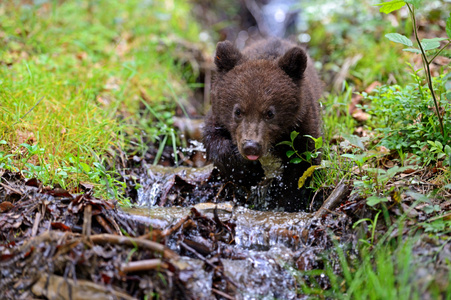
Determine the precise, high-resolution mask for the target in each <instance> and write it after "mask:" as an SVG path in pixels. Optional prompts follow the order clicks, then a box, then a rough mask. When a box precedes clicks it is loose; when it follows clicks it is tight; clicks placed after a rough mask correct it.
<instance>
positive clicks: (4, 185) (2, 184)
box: [0, 182, 23, 196]
mask: <svg viewBox="0 0 451 300" xmlns="http://www.w3.org/2000/svg"><path fill="white" fill-rule="evenodd" d="M0 185H1V186H2V187H4V188H5V189H8V190H10V191H12V192H14V193H16V194H19V195H21V196H23V193H22V192H21V191H18V190H16V189H14V188H12V187H10V186H7V185H6V184H4V183H1V182H0Z"/></svg>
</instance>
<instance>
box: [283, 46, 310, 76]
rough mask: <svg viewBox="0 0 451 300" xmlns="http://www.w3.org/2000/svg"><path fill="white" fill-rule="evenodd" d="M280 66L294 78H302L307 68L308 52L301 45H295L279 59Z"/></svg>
mask: <svg viewBox="0 0 451 300" xmlns="http://www.w3.org/2000/svg"><path fill="white" fill-rule="evenodd" d="M279 67H280V68H281V69H282V70H284V71H285V73H287V74H288V76H290V77H291V78H292V79H293V80H296V81H297V80H300V79H301V78H302V75H303V74H304V71H305V68H307V54H305V51H304V50H302V48H300V47H293V48H291V49H290V50H288V51H287V53H285V54H284V55H283V56H282V57H281V58H280V59H279Z"/></svg>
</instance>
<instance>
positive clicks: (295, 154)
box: [276, 131, 323, 164]
mask: <svg viewBox="0 0 451 300" xmlns="http://www.w3.org/2000/svg"><path fill="white" fill-rule="evenodd" d="M298 135H299V132H297V131H292V132H291V134H290V139H291V141H283V142H280V143H278V144H277V145H276V146H278V145H288V146H290V147H291V150H288V151H287V153H286V154H287V157H288V158H291V159H290V163H293V164H298V163H300V162H303V161H305V162H308V163H309V164H312V160H313V159H315V158H317V157H318V156H319V155H320V154H321V152H320V151H319V150H320V149H321V147H322V146H323V137H322V136H320V137H318V138H314V137H312V136H311V135H305V137H308V138H310V139H312V140H313V141H314V143H315V149H314V150H313V151H305V152H303V153H299V151H298V149H296V148H295V147H294V140H295V139H296V137H297V136H298Z"/></svg>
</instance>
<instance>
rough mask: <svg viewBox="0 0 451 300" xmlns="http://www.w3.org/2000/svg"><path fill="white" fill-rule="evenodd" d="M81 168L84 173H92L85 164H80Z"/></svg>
mask: <svg viewBox="0 0 451 300" xmlns="http://www.w3.org/2000/svg"><path fill="white" fill-rule="evenodd" d="M80 167H82V169H83V171H85V172H86V173H89V172H90V171H91V167H90V166H89V165H87V164H86V163H84V162H80Z"/></svg>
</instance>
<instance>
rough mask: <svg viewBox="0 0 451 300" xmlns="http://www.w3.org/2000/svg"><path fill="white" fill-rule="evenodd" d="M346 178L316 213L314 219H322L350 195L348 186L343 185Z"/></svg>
mask: <svg viewBox="0 0 451 300" xmlns="http://www.w3.org/2000/svg"><path fill="white" fill-rule="evenodd" d="M343 181H344V178H343V179H342V180H341V181H340V182H339V183H338V185H337V187H336V188H335V189H334V191H333V192H332V194H330V196H329V197H328V198H327V199H326V201H324V203H323V205H322V206H321V208H320V209H318V211H317V212H316V213H315V215H314V218H321V217H322V216H324V215H325V214H326V213H327V212H328V211H331V210H332V209H334V208H335V207H336V206H337V205H338V204H339V203H340V202H341V201H342V200H343V198H344V197H345V196H346V194H347V193H348V186H347V185H346V184H345V183H343Z"/></svg>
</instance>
